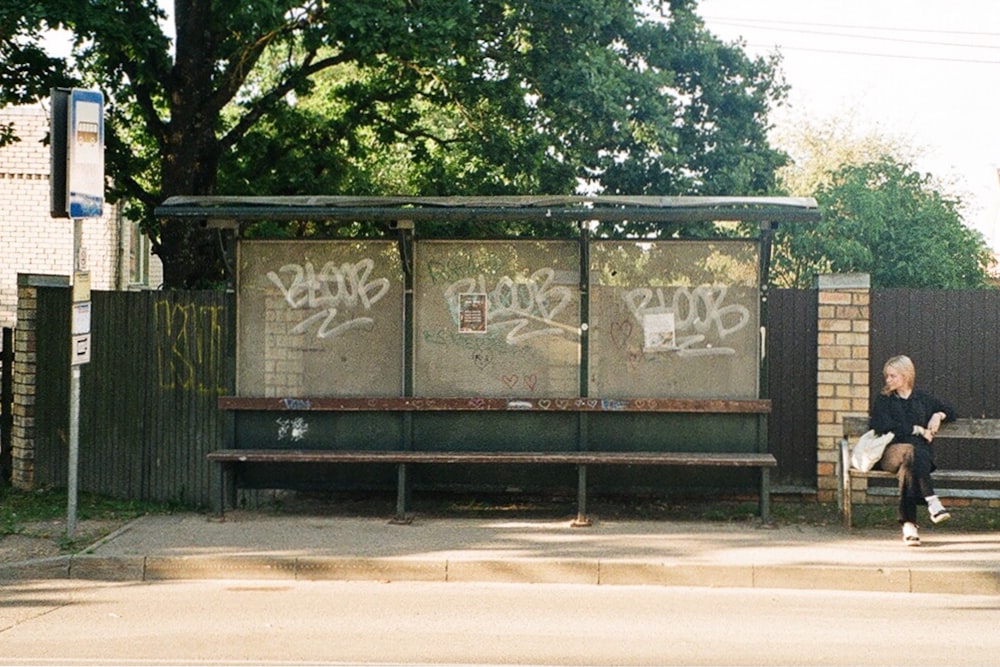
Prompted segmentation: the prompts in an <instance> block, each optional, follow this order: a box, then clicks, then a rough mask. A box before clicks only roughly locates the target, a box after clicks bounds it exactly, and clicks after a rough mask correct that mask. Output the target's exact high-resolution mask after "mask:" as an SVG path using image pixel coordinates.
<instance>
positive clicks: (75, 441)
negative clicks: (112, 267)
mask: <svg viewBox="0 0 1000 667" xmlns="http://www.w3.org/2000/svg"><path fill="white" fill-rule="evenodd" d="M82 248H83V220H82V219H81V218H73V273H72V274H71V279H70V281H71V285H72V287H71V289H72V291H73V306H74V307H73V317H72V324H71V325H70V326H71V330H70V345H71V347H72V353H71V357H72V358H71V360H70V369H71V373H70V382H69V459H68V461H67V467H68V474H67V480H66V496H67V501H66V537H67V539H72V538H73V535H74V534H76V514H77V513H76V509H77V496H78V489H79V486H80V484H79V475H78V471H79V467H80V464H79V461H80V362H79V361H78V360H77V356H78V355H79V349H78V348H79V343H78V341H77V335H79V334H80V333H81V332H80V331H79V329H80V328H82V327H83V328H86V333H87V335H88V336H89V334H90V323H89V314H90V311H89V303H90V302H89V299H90V285H89V281H85V280H81V278H82V277H83V276H85V275H87V274H86V273H85V271H84V270H85V269H86V266H87V261H86V254H85V253H84V251H83V250H82ZM81 283H87V284H86V285H84V284H81ZM81 288H83V290H85V292H86V294H81V291H83V290H82V289H81ZM81 297H84V298H85V299H87V301H86V305H87V306H88V308H87V309H86V319H87V320H88V321H87V322H86V323H85V327H84V325H82V324H81V323H80V321H79V320H80V319H81V318H80V316H79V315H78V308H77V304H78V303H81V302H80V298H81ZM87 351H88V352H89V341H88V343H87Z"/></svg>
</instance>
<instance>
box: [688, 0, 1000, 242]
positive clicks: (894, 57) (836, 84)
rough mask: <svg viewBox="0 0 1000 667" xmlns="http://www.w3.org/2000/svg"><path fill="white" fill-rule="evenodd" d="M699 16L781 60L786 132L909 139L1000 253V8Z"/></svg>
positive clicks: (973, 4) (770, 9) (721, 8)
mask: <svg viewBox="0 0 1000 667" xmlns="http://www.w3.org/2000/svg"><path fill="white" fill-rule="evenodd" d="M698 14H699V15H700V16H701V17H702V18H703V19H704V20H705V24H706V27H707V28H708V30H709V31H711V32H712V33H714V34H715V35H716V36H718V37H719V38H720V39H722V40H723V41H726V42H731V41H734V40H737V39H741V38H742V39H743V40H744V41H745V42H746V45H745V47H744V48H745V50H746V51H747V53H749V54H750V55H765V54H768V53H773V52H775V51H776V50H777V51H779V52H780V53H781V55H782V57H783V64H782V69H783V71H784V73H785V79H786V82H787V83H788V84H789V85H790V86H791V91H790V93H789V105H788V108H787V109H785V110H781V111H779V112H776V113H775V114H774V115H773V117H772V121H774V123H775V125H776V126H778V127H779V128H780V127H781V126H782V125H783V124H786V123H792V124H794V123H795V122H796V120H799V121H800V122H801V121H802V120H806V121H809V122H811V123H812V124H820V125H822V124H824V123H825V121H826V120H828V119H831V118H833V119H840V118H843V119H845V120H847V119H849V120H850V122H851V123H852V127H856V128H857V135H858V136H859V137H864V136H867V135H869V134H871V133H872V131H877V132H878V134H880V135H885V136H890V137H897V138H899V139H900V140H901V141H902V143H903V145H905V146H908V147H913V148H914V149H915V155H916V157H914V168H915V169H916V170H917V171H919V172H920V173H925V174H931V175H932V176H934V177H935V178H938V179H940V180H941V181H942V182H943V183H945V184H946V186H945V188H944V189H943V191H944V192H946V193H947V194H949V195H954V196H958V197H960V198H961V199H962V200H963V201H964V202H965V203H966V206H965V208H964V209H963V217H964V220H965V223H966V224H967V225H968V226H969V227H971V228H973V229H975V230H977V231H979V232H981V233H982V234H983V236H984V237H985V239H986V241H987V243H988V244H989V245H990V246H991V247H992V248H993V250H994V251H995V252H1000V172H998V169H1000V132H998V128H997V125H998V123H1000V85H998V84H1000V2H998V1H997V0H952V1H951V2H942V1H941V0H701V1H700V2H699V4H698ZM793 126H794V125H793ZM851 134H852V135H853V134H854V132H851Z"/></svg>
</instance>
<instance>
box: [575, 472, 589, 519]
mask: <svg viewBox="0 0 1000 667" xmlns="http://www.w3.org/2000/svg"><path fill="white" fill-rule="evenodd" d="M571 525H572V526H573V527H574V528H586V527H587V526H589V525H590V518H589V517H587V466H586V465H584V464H580V465H578V466H577V467H576V519H575V520H574V521H573V523H572V524H571Z"/></svg>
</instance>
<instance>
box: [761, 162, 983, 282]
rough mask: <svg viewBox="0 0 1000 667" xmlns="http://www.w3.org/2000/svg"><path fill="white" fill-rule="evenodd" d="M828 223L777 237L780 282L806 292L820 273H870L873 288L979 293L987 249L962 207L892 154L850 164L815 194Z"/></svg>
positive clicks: (776, 273)
mask: <svg viewBox="0 0 1000 667" xmlns="http://www.w3.org/2000/svg"><path fill="white" fill-rule="evenodd" d="M815 197H816V201H817V203H818V204H819V207H820V210H821V214H822V220H821V222H820V223H818V224H817V225H815V226H814V227H808V228H807V227H794V228H790V229H787V230H782V231H780V232H779V234H777V235H776V245H777V250H776V253H775V259H774V263H773V271H772V276H773V279H774V282H775V283H776V284H780V285H784V286H794V287H808V286H811V285H812V284H813V283H814V279H815V276H816V274H818V273H828V272H835V273H843V272H865V273H869V274H870V275H871V280H872V286H873V287H911V288H920V287H924V288H980V287H986V286H987V285H988V275H987V273H986V267H987V266H988V262H989V259H990V252H989V248H988V246H987V244H986V242H985V240H984V239H983V237H982V235H981V234H979V233H978V232H975V231H973V230H971V229H969V228H968V227H966V226H965V225H963V223H962V218H961V215H960V214H959V212H958V209H959V207H960V202H959V201H958V200H957V199H952V198H948V197H947V196H945V195H944V194H942V193H941V192H939V191H938V190H937V189H935V187H934V182H933V180H932V179H931V177H930V176H929V175H926V174H920V173H917V172H916V171H915V170H914V169H913V167H912V165H910V164H909V163H906V162H901V161H899V160H897V159H896V158H894V157H892V156H883V157H881V158H879V159H877V160H873V161H869V162H864V163H862V164H847V165H844V166H842V167H841V168H839V169H837V170H836V171H834V172H832V173H831V174H829V180H828V181H827V182H824V183H823V184H821V185H819V186H818V189H817V190H816V192H815Z"/></svg>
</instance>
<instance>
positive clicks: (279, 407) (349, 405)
mask: <svg viewBox="0 0 1000 667" xmlns="http://www.w3.org/2000/svg"><path fill="white" fill-rule="evenodd" d="M218 407H219V409H221V410H261V411H286V412H287V411H341V412H350V411H373V410H378V411H402V412H433V411H438V412H441V411H447V412H459V411H468V412H524V411H527V412H679V413H683V412H690V413H724V414H725V413H733V414H769V413H770V412H771V401H770V400H767V399H739V400H736V399H734V400H725V399H699V398H691V399H684V398H603V399H602V398H417V397H391V396H382V397H366V398H264V397H260V398H255V397H243V396H221V397H219V399H218Z"/></svg>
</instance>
